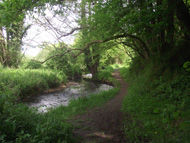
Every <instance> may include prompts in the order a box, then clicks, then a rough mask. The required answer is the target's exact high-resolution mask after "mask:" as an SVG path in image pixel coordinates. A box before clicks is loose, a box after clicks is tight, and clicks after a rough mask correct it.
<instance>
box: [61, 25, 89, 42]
mask: <svg viewBox="0 0 190 143" xmlns="http://www.w3.org/2000/svg"><path fill="white" fill-rule="evenodd" d="M85 28H89V26H83V27H77V28H74V29H72V30H71V31H70V32H69V33H67V34H64V35H61V36H60V37H59V39H60V38H62V37H66V36H69V35H71V34H73V33H74V32H75V31H77V30H81V29H85Z"/></svg>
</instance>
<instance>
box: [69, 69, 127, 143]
mask: <svg viewBox="0 0 190 143" xmlns="http://www.w3.org/2000/svg"><path fill="white" fill-rule="evenodd" d="M113 76H114V78H115V79H117V80H118V81H119V83H120V86H121V88H120V91H119V93H118V94H117V95H116V96H115V98H113V99H112V100H110V101H108V102H107V103H106V104H104V105H103V106H101V107H95V108H94V109H89V110H88V111H87V112H86V113H85V114H82V115H78V116H76V117H74V119H72V122H73V123H74V125H75V126H76V127H77V128H76V129H75V130H74V132H73V134H74V135H75V136H76V137H78V139H79V142H80V143H126V140H125V138H124V132H123V122H122V121H123V114H122V112H121V105H122V101H123V98H124V96H125V95H126V94H127V93H126V92H127V87H128V85H127V83H126V82H125V81H124V80H123V79H122V78H121V76H120V74H119V71H116V72H115V73H114V74H113Z"/></svg>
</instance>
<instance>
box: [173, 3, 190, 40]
mask: <svg viewBox="0 0 190 143" xmlns="http://www.w3.org/2000/svg"><path fill="white" fill-rule="evenodd" d="M176 15H177V18H178V19H179V21H180V23H181V26H182V27H183V28H184V30H185V37H186V39H188V40H190V20H189V19H190V13H189V10H188V8H187V7H186V5H185V4H184V2H183V0H177V4H176Z"/></svg>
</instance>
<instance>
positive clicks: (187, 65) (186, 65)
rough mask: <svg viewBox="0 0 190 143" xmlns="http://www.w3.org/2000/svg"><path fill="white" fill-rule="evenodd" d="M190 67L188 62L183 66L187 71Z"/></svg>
mask: <svg viewBox="0 0 190 143" xmlns="http://www.w3.org/2000/svg"><path fill="white" fill-rule="evenodd" d="M188 67H190V62H189V61H187V62H185V63H184V64H183V68H185V69H187V68H188Z"/></svg>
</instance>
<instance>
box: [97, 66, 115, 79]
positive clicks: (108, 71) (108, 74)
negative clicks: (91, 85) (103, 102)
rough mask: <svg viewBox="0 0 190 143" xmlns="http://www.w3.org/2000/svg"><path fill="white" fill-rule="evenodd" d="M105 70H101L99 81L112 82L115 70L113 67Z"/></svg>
mask: <svg viewBox="0 0 190 143" xmlns="http://www.w3.org/2000/svg"><path fill="white" fill-rule="evenodd" d="M104 68H105V69H101V70H100V71H99V72H98V75H97V77H98V79H99V80H102V81H112V80H113V77H112V73H113V72H114V69H113V68H112V67H111V66H106V67H104Z"/></svg>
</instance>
